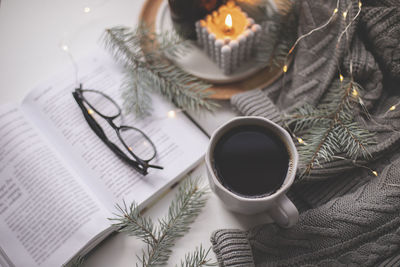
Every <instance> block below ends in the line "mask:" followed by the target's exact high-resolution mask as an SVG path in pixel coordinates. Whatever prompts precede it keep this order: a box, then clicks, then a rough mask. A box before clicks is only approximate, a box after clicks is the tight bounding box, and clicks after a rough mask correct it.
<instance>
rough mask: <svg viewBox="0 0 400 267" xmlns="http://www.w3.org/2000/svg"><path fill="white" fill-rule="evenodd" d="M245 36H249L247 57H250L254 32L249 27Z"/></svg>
mask: <svg viewBox="0 0 400 267" xmlns="http://www.w3.org/2000/svg"><path fill="white" fill-rule="evenodd" d="M245 36H246V37H247V44H246V55H245V59H249V58H250V57H251V52H252V50H253V42H254V32H253V31H252V30H249V29H248V30H246V32H245Z"/></svg>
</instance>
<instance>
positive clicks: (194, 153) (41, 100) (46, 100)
mask: <svg viewBox="0 0 400 267" xmlns="http://www.w3.org/2000/svg"><path fill="white" fill-rule="evenodd" d="M78 68H79V82H80V83H82V84H83V88H84V89H95V90H98V91H101V92H103V93H105V94H107V95H108V96H110V97H111V98H112V99H114V100H115V102H117V103H118V104H119V105H120V106H122V102H123V101H122V99H121V97H120V95H121V91H120V87H121V82H122V81H123V76H122V74H123V70H122V69H121V68H119V67H118V66H116V65H115V64H114V63H113V61H112V60H110V59H109V58H107V57H103V56H92V57H90V58H89V59H86V60H83V61H80V62H78ZM72 73H73V71H69V72H68V71H66V72H64V73H62V74H60V76H58V77H55V78H54V79H52V80H50V81H48V82H46V83H44V84H42V85H40V86H38V87H37V88H35V89H34V90H33V91H32V93H30V94H29V96H28V97H27V98H26V99H25V101H24V103H23V109H24V110H25V111H26V113H27V114H28V116H30V119H31V120H32V121H34V123H35V124H37V125H40V128H41V129H46V133H45V134H47V136H48V138H49V140H51V141H52V142H53V143H54V144H55V146H57V148H58V150H59V151H62V153H63V157H65V158H66V159H68V160H69V163H70V164H71V166H73V167H74V169H76V171H77V172H78V173H79V174H80V176H81V177H82V179H84V180H85V182H86V183H87V184H88V185H89V187H90V188H92V189H93V190H94V191H95V192H96V195H98V196H99V198H101V199H102V201H103V203H104V205H105V206H107V207H108V208H109V209H110V210H114V209H115V208H114V205H115V203H121V201H122V200H125V201H127V202H128V203H129V202H131V201H136V202H137V203H139V204H143V203H145V202H146V201H148V200H149V199H150V198H151V197H152V196H153V195H154V194H155V193H158V192H160V189H163V188H165V187H167V186H169V185H171V184H172V183H173V182H174V181H176V179H178V178H180V177H181V176H182V175H184V174H185V173H186V172H187V171H188V170H190V169H191V168H193V167H194V166H195V164H197V163H198V162H199V161H200V160H201V159H202V157H203V155H204V153H205V150H206V146H207V143H208V138H207V137H206V136H205V135H204V134H203V133H202V132H201V131H200V130H199V129H198V128H197V127H196V126H195V125H194V124H193V123H192V122H191V121H190V120H189V119H188V118H187V117H186V116H185V115H184V114H183V113H182V112H179V111H178V110H176V108H175V107H174V106H173V105H172V104H171V103H170V102H169V101H168V100H167V99H164V98H162V97H161V96H159V95H156V94H152V95H151V97H152V102H153V103H152V106H153V112H152V114H151V116H149V117H146V118H144V119H143V118H140V119H138V118H135V117H134V116H132V115H129V114H123V115H124V116H123V118H121V117H118V118H116V119H115V120H113V123H114V124H116V125H117V126H120V125H121V124H123V125H129V126H133V127H136V128H138V129H139V130H141V131H143V132H144V133H145V134H146V135H147V136H149V138H150V139H151V141H152V142H153V143H154V144H155V147H156V149H157V156H156V158H155V159H154V160H152V161H151V162H150V164H154V165H160V166H162V167H164V169H163V170H158V169H149V174H148V175H146V176H143V175H141V174H140V173H138V172H137V171H136V170H135V169H134V168H133V167H132V166H130V165H128V164H126V163H125V162H123V161H122V160H121V159H120V158H118V157H117V156H116V155H115V154H114V153H113V152H112V151H111V150H110V149H109V148H108V147H107V146H106V145H105V144H104V143H103V142H102V141H101V140H100V139H99V137H98V136H97V135H96V134H95V133H94V132H93V130H92V129H91V128H90V127H89V125H88V123H87V122H86V120H85V119H84V117H83V114H82V110H81V109H80V108H79V106H78V105H77V103H76V101H75V99H74V98H73V96H72V92H73V90H74V89H75V88H76V82H75V81H74V75H72ZM110 108H112V107H111V105H108V106H107V105H104V106H102V107H101V109H102V112H104V113H107V112H108V109H110ZM171 111H172V113H173V114H174V116H168V114H171ZM92 115H93V117H94V118H95V120H96V121H97V122H98V123H99V124H100V125H101V126H102V128H103V130H104V131H105V133H106V135H107V137H108V138H109V139H110V140H111V141H112V142H113V143H114V144H116V145H118V146H119V147H120V148H121V150H123V151H125V153H127V151H126V149H125V148H124V147H123V146H122V144H121V142H120V141H119V139H118V137H117V135H116V132H115V130H114V129H113V128H112V127H110V125H109V124H108V122H107V121H105V120H104V119H103V118H101V117H100V116H98V115H97V114H92ZM133 152H135V151H134V150H133Z"/></svg>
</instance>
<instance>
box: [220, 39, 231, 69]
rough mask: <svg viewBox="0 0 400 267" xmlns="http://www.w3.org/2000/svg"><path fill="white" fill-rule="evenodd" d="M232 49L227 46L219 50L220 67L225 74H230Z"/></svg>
mask: <svg viewBox="0 0 400 267" xmlns="http://www.w3.org/2000/svg"><path fill="white" fill-rule="evenodd" d="M231 55H232V49H231V48H230V46H229V45H224V46H223V47H222V49H221V63H222V64H221V67H222V69H223V70H224V73H225V74H230V73H231V71H232V68H231V61H232V57H231Z"/></svg>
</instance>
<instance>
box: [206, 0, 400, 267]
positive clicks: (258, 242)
mask: <svg viewBox="0 0 400 267" xmlns="http://www.w3.org/2000/svg"><path fill="white" fill-rule="evenodd" d="M337 1H339V9H338V12H337V14H338V16H337V18H336V19H334V20H333V21H332V22H331V23H330V24H329V26H328V27H326V28H324V29H323V30H321V31H318V32H315V33H313V34H312V35H310V36H308V37H307V38H305V39H303V40H302V41H301V42H300V43H299V46H298V47H297V49H296V52H295V55H294V60H293V63H292V65H291V66H290V69H289V71H288V73H287V75H285V79H284V80H279V81H277V82H276V83H275V84H273V85H272V86H270V87H267V88H264V89H257V90H253V91H249V92H246V93H243V94H239V95H236V96H234V97H233V98H232V100H231V103H232V104H233V106H234V107H236V108H237V109H238V110H239V111H240V112H241V113H242V114H244V115H253V116H263V117H266V118H268V119H271V120H273V121H275V122H277V123H281V114H283V113H290V112H291V111H292V110H293V109H294V108H295V107H298V106H299V105H303V104H304V103H310V104H313V105H316V104H318V102H319V101H320V99H321V98H322V97H323V95H324V93H326V91H327V90H328V88H329V86H330V85H331V84H332V81H333V80H334V79H338V75H339V74H338V66H339V67H340V69H341V71H342V73H344V74H348V73H349V66H350V64H349V63H350V61H351V62H352V65H353V66H352V68H353V76H354V80H355V81H356V82H358V83H359V84H360V85H361V86H362V87H363V89H364V94H363V96H362V99H363V101H364V104H365V106H366V107H367V109H368V111H369V113H370V114H371V117H370V118H368V119H367V118H366V116H365V114H362V111H361V110H355V116H356V120H357V121H358V123H360V124H361V125H363V127H365V128H366V129H368V130H370V131H371V132H375V133H376V140H377V144H376V145H373V146H371V147H370V148H369V151H370V152H371V153H372V156H373V160H371V161H369V162H363V164H364V165H366V166H369V168H371V169H373V170H376V172H377V174H378V176H375V175H373V174H372V173H371V171H370V170H368V169H366V168H360V167H359V166H357V165H355V164H354V163H353V162H351V161H350V160H347V161H346V160H343V159H337V160H334V161H332V162H330V163H326V164H322V167H320V168H318V169H316V170H313V172H312V175H310V177H307V179H305V180H302V181H301V182H298V183H297V184H295V185H294V186H293V187H292V189H291V191H290V197H291V198H292V200H293V201H294V202H295V203H296V206H297V207H298V208H299V210H300V219H299V222H298V224H297V225H296V226H294V227H293V228H290V229H283V228H280V227H278V226H277V225H275V224H266V225H260V226H258V227H255V228H253V229H250V230H247V231H244V230H238V229H223V230H217V231H215V232H214V233H213V234H212V236H211V242H212V244H213V249H214V252H215V253H216V255H217V258H218V262H219V265H220V266H226V267H228V266H229V267H230V266H400V152H399V147H400V105H398V106H397V109H395V110H392V111H390V112H387V111H388V110H389V108H390V107H391V106H393V105H397V104H400V103H399V102H400V91H399V86H400V83H399V81H400V1H399V0H375V1H373V0H364V1H362V10H361V13H360V14H359V16H358V17H357V19H355V20H354V21H353V23H351V25H350V27H349V28H348V29H347V39H346V38H342V39H341V40H342V41H341V42H339V43H338V38H339V35H340V34H341V33H342V32H343V31H344V30H345V28H346V26H347V25H348V23H349V21H350V20H352V19H353V18H354V17H356V15H357V12H358V10H359V1H358V0H299V1H298V3H297V5H296V8H298V13H299V26H298V34H299V36H300V35H302V34H305V33H307V32H309V31H310V30H312V29H314V28H316V27H318V26H319V25H322V24H324V23H325V22H326V21H327V20H328V19H329V17H330V16H331V15H332V12H333V10H334V9H335V8H336V4H337ZM346 11H347V23H346V22H345V21H344V19H343V17H342V14H343V12H346ZM346 42H348V44H349V45H347V44H346ZM347 47H350V49H349V50H350V53H349V52H348V51H349V50H348V48H347Z"/></svg>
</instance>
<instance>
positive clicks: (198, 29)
mask: <svg viewBox="0 0 400 267" xmlns="http://www.w3.org/2000/svg"><path fill="white" fill-rule="evenodd" d="M195 26H196V36H197V43H198V44H199V45H200V46H203V34H202V30H201V26H200V20H199V21H197V22H196V24H195Z"/></svg>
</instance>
